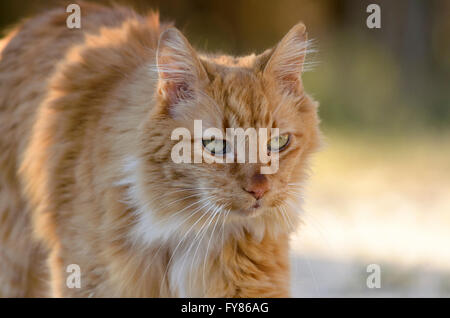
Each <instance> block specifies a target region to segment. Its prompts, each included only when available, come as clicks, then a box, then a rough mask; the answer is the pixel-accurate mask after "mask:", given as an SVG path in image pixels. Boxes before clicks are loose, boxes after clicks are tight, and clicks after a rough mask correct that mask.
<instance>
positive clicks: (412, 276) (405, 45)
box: [0, 0, 450, 297]
mask: <svg viewBox="0 0 450 318" xmlns="http://www.w3.org/2000/svg"><path fill="white" fill-rule="evenodd" d="M93 2H100V3H109V1H93ZM69 3H76V1H75V0H73V1H47V0H46V1H31V0H28V1H25V0H14V1H12V0H10V1H1V2H0V30H4V29H5V28H6V27H8V26H10V25H11V24H13V23H16V22H18V21H19V19H21V18H23V17H26V16H29V15H30V14H32V13H33V12H36V11H42V10H45V8H48V7H51V6H55V5H56V6H58V5H62V6H67V5H68V4H69ZM115 3H120V4H127V5H130V6H132V7H134V8H136V9H137V10H138V11H142V12H145V11H146V10H148V9H152V8H153V9H158V10H159V11H160V14H161V18H162V19H163V20H172V21H175V24H176V26H177V27H178V28H179V29H181V30H182V31H183V32H184V33H185V34H186V36H187V37H188V39H189V40H190V41H191V43H193V44H194V46H195V47H196V48H198V49H199V50H204V51H215V52H220V53H228V54H232V55H241V54H247V53H252V52H262V51H263V50H264V49H266V48H268V47H271V46H273V45H275V44H276V43H277V41H279V40H280V39H281V37H282V36H283V35H284V34H285V33H286V32H287V31H288V30H289V29H290V28H291V27H292V26H293V25H294V24H295V23H297V22H298V21H303V22H304V23H305V24H306V26H307V28H308V32H309V37H310V38H313V39H315V41H314V47H315V49H316V50H317V52H316V53H314V54H312V55H311V56H309V57H308V60H309V62H311V65H314V67H312V69H310V70H308V72H305V73H304V75H303V79H304V84H305V87H306V90H307V91H308V92H309V93H310V94H312V95H313V96H314V97H315V98H316V99H317V100H319V101H320V116H321V118H322V130H323V131H324V135H325V137H326V138H325V139H326V145H325V147H324V148H323V149H322V151H321V152H319V153H317V154H316V156H315V158H314V160H313V167H312V172H313V173H312V177H311V179H310V182H309V184H308V185H307V186H306V189H305V195H304V201H305V204H304V212H303V219H304V224H303V226H302V227H301V228H300V230H299V231H298V233H296V234H295V235H294V236H293V237H292V245H293V250H292V270H293V278H292V290H293V296H298V297H305V296H306V297H317V296H336V297H345V296H361V297H378V296H393V297H396V296H419V297H428V296H444V297H449V296H450V85H449V84H450V1H447V0H428V1H422V0H400V1H389V0H377V1H375V0H370V1H365V0H340V1H337V0H336V1H332V0H282V1H257V0H242V1H210V0H189V1H187V0H161V1H152V0H148V1H144V0H142V1H120V0H118V1H115ZM371 3H376V4H379V5H380V7H381V28H380V29H369V28H368V27H367V26H366V19H367V17H368V16H369V14H370V13H367V12H366V8H367V6H368V5H369V4H371ZM81 10H83V8H82V7H81ZM82 14H83V11H82ZM369 264H378V265H379V266H380V269H381V288H375V289H370V288H368V287H367V284H366V279H367V277H368V276H369V275H370V273H368V272H367V266H368V265H369Z"/></svg>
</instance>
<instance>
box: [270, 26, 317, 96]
mask: <svg viewBox="0 0 450 318" xmlns="http://www.w3.org/2000/svg"><path fill="white" fill-rule="evenodd" d="M307 44H308V41H307V33H306V27H305V25H304V24H303V23H298V24H296V25H295V26H294V27H293V28H292V29H291V30H290V31H289V32H288V33H287V34H286V35H285V36H284V37H283V39H282V40H281V41H280V42H279V43H278V45H277V46H276V47H275V49H274V50H273V52H272V54H271V56H270V58H269V61H268V62H267V64H266V65H265V68H264V73H263V74H264V77H265V78H267V80H269V81H271V82H272V83H273V84H274V85H276V86H277V88H279V89H281V90H282V91H283V92H287V93H289V94H301V92H302V81H301V74H302V71H303V64H304V62H305V57H306V50H307Z"/></svg>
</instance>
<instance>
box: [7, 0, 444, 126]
mask: <svg viewBox="0 0 450 318" xmlns="http://www.w3.org/2000/svg"><path fill="white" fill-rule="evenodd" d="M76 2H77V1H75V0H69V1H42V0H39V1H31V0H15V1H2V2H1V3H0V28H5V27H7V26H8V25H10V24H12V23H15V22H17V21H19V20H20V18H23V17H26V16H29V15H31V14H33V13H35V12H39V11H42V10H45V9H46V8H50V7H53V6H67V5H68V4H69V3H76ZM94 2H100V3H106V4H107V3H109V2H110V1H94ZM115 2H116V3H120V4H128V5H131V6H132V7H134V8H136V9H137V10H138V11H142V12H145V11H146V10H148V9H158V10H159V11H160V13H161V18H162V19H163V20H172V21H175V24H176V25H177V27H179V28H180V29H181V30H182V31H183V32H185V34H186V35H187V37H188V38H189V39H190V40H191V42H192V43H193V44H194V46H196V47H197V48H198V49H200V50H208V51H214V52H221V53H228V54H233V55H239V54H246V53H250V52H261V51H263V50H264V49H266V48H268V47H271V46H273V45H275V44H276V43H277V41H278V40H279V39H281V37H282V36H283V35H284V34H285V33H286V32H287V31H288V30H289V28H290V27H291V26H292V25H294V24H295V23H297V22H298V21H303V22H305V24H306V25H307V28H308V30H309V36H310V37H312V38H314V39H315V46H316V49H317V50H318V53H317V54H313V55H312V56H310V57H308V60H309V61H313V62H317V63H318V64H317V66H316V67H315V68H314V69H313V71H310V72H307V73H305V74H304V82H305V86H306V88H307V90H308V91H309V92H310V93H311V94H312V95H313V96H314V97H315V98H316V99H317V100H319V101H320V103H321V106H320V113H321V117H322V120H323V126H325V128H327V127H330V128H333V129H335V128H338V129H344V130H351V131H357V132H365V133H375V134H383V133H384V132H392V131H397V132H399V133H402V132H405V131H418V130H419V131H421V130H423V131H428V132H440V131H442V130H444V129H447V128H450V125H449V124H450V90H449V83H450V41H449V38H450V22H449V21H450V19H449V16H450V1H447V0H430V1H421V0H399V1H389V0H381V1H380V0H379V1H369V0H341V1H337V0H336V1H333V0H282V1H257V0H241V1H207V0H190V1H187V0H149V1H145V0H136V1H134V0H130V1H126V0H118V1H115ZM370 3H378V4H379V5H380V6H381V20H382V27H381V29H368V28H367V27H366V18H367V16H368V13H366V7H367V5H368V4H370ZM81 8H82V7H81Z"/></svg>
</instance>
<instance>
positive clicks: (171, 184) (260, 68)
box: [140, 25, 319, 220]
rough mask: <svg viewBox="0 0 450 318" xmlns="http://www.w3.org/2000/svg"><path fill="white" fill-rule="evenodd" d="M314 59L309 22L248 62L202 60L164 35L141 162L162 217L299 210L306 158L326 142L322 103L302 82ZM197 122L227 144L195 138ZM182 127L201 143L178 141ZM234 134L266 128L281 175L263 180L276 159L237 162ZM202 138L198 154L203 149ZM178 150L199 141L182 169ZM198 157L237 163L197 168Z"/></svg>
mask: <svg viewBox="0 0 450 318" xmlns="http://www.w3.org/2000/svg"><path fill="white" fill-rule="evenodd" d="M305 53H306V34H305V30H304V26H303V25H297V26H296V27H294V28H293V29H292V30H291V31H290V32H289V33H288V34H287V35H286V36H285V38H284V39H283V40H282V41H281V42H280V44H279V45H278V46H277V47H276V48H275V49H274V50H270V51H266V52H265V53H263V54H261V55H259V56H254V55H251V56H248V57H244V58H231V57H226V56H219V57H208V56H202V57H199V56H198V55H197V54H196V53H195V52H194V50H193V49H192V48H191V46H190V45H189V44H188V42H187V41H186V39H185V38H184V37H183V36H182V35H181V34H180V33H179V32H178V31H176V30H175V29H170V30H168V31H166V32H165V33H164V34H163V35H162V37H161V40H160V45H159V49H158V55H157V59H158V66H159V76H160V79H159V86H158V92H157V95H156V99H157V106H156V107H155V109H154V110H153V111H152V114H151V116H150V117H149V118H148V120H147V121H146V124H145V128H144V129H143V130H142V135H141V141H140V144H141V145H142V152H141V158H142V160H143V161H144V162H146V164H145V167H144V168H143V169H142V176H143V181H142V184H144V186H145V187H147V190H148V195H149V197H152V202H153V205H154V203H155V202H157V204H156V205H157V207H158V208H157V209H158V210H161V213H160V217H161V218H167V217H170V215H174V214H177V213H180V211H182V212H181V213H180V215H187V216H189V214H191V215H192V213H194V214H195V213H197V212H198V211H200V210H201V211H202V212H205V211H206V213H207V214H214V213H217V214H219V212H221V213H222V214H226V213H228V212H229V213H228V217H229V218H234V219H239V218H249V217H252V216H261V215H264V214H267V215H268V214H277V213H281V212H280V211H283V210H286V209H291V208H295V205H296V204H297V203H296V197H298V196H299V195H300V193H299V187H300V183H301V182H302V180H303V178H304V172H305V166H306V162H305V161H306V160H307V157H308V155H309V154H310V153H311V152H312V151H314V150H315V148H316V147H317V145H318V142H319V136H318V127H317V126H318V119H317V115H316V111H317V109H316V108H317V105H316V103H315V102H313V101H312V100H311V99H310V97H309V96H308V95H306V94H305V93H304V91H303V86H302V84H301V80H300V75H301V71H302V67H303V62H304V57H305ZM195 120H201V124H202V132H205V130H206V129H208V128H216V129H218V130H220V131H221V132H222V133H223V139H216V140H214V141H211V140H212V138H210V137H208V135H205V134H203V135H202V136H195V131H194V130H195V128H194V121H195ZM179 127H183V128H186V129H187V130H188V131H189V133H190V135H191V137H192V138H191V139H190V140H188V141H186V140H185V141H182V142H180V140H171V134H172V132H173V131H174V130H175V129H176V128H179ZM227 128H242V129H243V130H246V129H248V128H254V129H255V130H256V131H258V129H259V128H267V129H268V131H267V139H261V138H259V139H258V141H257V142H258V147H260V148H258V149H259V150H258V151H264V149H265V150H266V151H267V154H268V155H270V156H273V155H275V154H276V155H277V162H278V166H277V167H276V169H275V170H273V173H269V174H262V173H261V168H262V167H263V166H268V165H270V164H271V161H272V160H275V159H271V161H270V162H269V163H267V164H263V163H261V162H260V160H259V158H258V161H257V162H253V163H249V162H248V160H249V157H248V156H247V157H245V160H246V162H245V163H237V162H236V147H233V144H232V142H230V140H228V139H229V138H228V139H227V135H226V129H227ZM271 128H278V129H279V134H278V135H277V136H275V135H271V130H270V129H271ZM272 138H278V139H272ZM196 141H197V145H200V146H199V148H198V146H194V144H195V142H196ZM211 142H212V143H211ZM177 144H178V145H181V144H183V145H185V146H187V144H190V150H191V154H190V155H189V158H190V160H191V163H176V162H174V160H173V148H174V147H175V145H177ZM247 146H249V140H248V138H247ZM196 147H197V148H196ZM185 149H188V148H185ZM246 149H247V150H248V148H246ZM261 149H262V150H261ZM198 150H200V152H201V153H203V156H204V158H206V159H208V158H209V159H210V161H212V160H214V158H217V157H221V158H222V159H223V160H225V158H226V157H227V156H228V157H230V156H231V157H234V158H235V160H234V162H233V163H226V162H224V163H207V162H205V160H202V161H203V162H201V163H195V162H194V160H195V159H194V153H195V152H196V151H198ZM269 158H270V157H269ZM273 158H275V157H273ZM197 214H198V216H199V217H200V216H201V215H202V213H197ZM175 217H176V216H175ZM196 219H197V218H196V217H193V218H192V220H196ZM205 219H207V218H205Z"/></svg>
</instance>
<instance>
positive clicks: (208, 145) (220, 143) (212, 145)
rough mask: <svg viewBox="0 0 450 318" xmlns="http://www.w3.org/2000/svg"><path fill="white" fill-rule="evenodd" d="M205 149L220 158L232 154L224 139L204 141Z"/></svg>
mask: <svg viewBox="0 0 450 318" xmlns="http://www.w3.org/2000/svg"><path fill="white" fill-rule="evenodd" d="M202 143H203V147H204V148H205V149H206V150H207V151H208V152H209V153H210V154H212V155H215V156H220V155H224V154H226V153H228V152H230V150H231V149H230V146H229V144H228V143H227V142H226V140H223V139H203V140H202Z"/></svg>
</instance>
